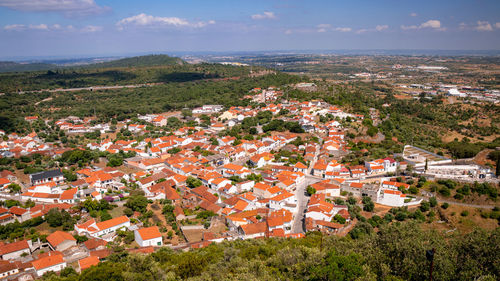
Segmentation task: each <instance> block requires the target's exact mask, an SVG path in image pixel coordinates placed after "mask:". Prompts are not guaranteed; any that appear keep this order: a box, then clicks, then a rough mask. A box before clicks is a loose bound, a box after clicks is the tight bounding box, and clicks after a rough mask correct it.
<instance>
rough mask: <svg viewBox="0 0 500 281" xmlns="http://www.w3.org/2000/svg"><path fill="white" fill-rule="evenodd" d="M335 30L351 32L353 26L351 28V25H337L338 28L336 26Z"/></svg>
mask: <svg viewBox="0 0 500 281" xmlns="http://www.w3.org/2000/svg"><path fill="white" fill-rule="evenodd" d="M335 31H340V32H350V31H352V28H350V27H337V28H335Z"/></svg>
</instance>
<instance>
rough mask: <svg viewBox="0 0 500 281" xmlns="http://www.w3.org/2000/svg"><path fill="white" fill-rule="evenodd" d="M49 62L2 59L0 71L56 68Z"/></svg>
mask: <svg viewBox="0 0 500 281" xmlns="http://www.w3.org/2000/svg"><path fill="white" fill-rule="evenodd" d="M56 67H57V66H56V65H54V64H48V63H17V62H13V61H0V72H21V71H40V70H48V69H52V68H56Z"/></svg>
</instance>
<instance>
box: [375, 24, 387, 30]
mask: <svg viewBox="0 0 500 281" xmlns="http://www.w3.org/2000/svg"><path fill="white" fill-rule="evenodd" d="M388 28H389V26H388V25H386V24H384V25H377V26H376V27H375V30H377V31H382V30H386V29H388Z"/></svg>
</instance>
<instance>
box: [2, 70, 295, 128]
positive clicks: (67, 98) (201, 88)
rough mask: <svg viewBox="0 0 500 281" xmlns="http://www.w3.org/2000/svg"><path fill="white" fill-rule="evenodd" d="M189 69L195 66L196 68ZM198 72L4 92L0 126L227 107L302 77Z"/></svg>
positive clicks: (23, 126)
mask: <svg viewBox="0 0 500 281" xmlns="http://www.w3.org/2000/svg"><path fill="white" fill-rule="evenodd" d="M179 67H184V66H179ZM189 67H192V68H193V69H195V68H196V67H195V66H189ZM144 71H146V70H144ZM172 71H174V70H172ZM196 71H197V72H194V73H179V72H171V73H170V74H168V75H167V74H166V75H165V77H166V76H168V79H169V80H171V82H169V83H165V84H160V85H156V86H152V87H141V88H134V89H116V90H103V91H88V90H82V91H77V92H63V93H49V92H43V93H31V94H22V95H20V94H17V93H7V94H5V95H4V96H3V97H2V99H1V100H0V129H1V130H4V131H6V132H12V131H17V132H23V130H25V129H26V128H28V124H27V123H26V122H25V121H24V119H23V117H24V116H30V115H37V116H40V117H43V118H52V119H56V120H57V119H58V118H63V117H67V116H69V115H73V116H79V117H86V116H94V114H95V115H96V117H98V118H103V119H105V120H109V119H110V118H111V117H113V118H116V119H117V120H119V121H120V120H124V119H126V118H130V117H135V116H137V114H149V113H161V112H165V111H170V110H180V109H182V108H186V107H187V108H193V107H197V106H201V105H203V104H221V105H224V106H228V107H229V106H237V105H247V104H248V100H243V99H242V98H243V96H244V95H245V94H247V93H248V90H249V89H252V88H254V87H268V86H271V85H284V84H290V83H297V82H299V81H302V80H304V79H303V78H300V77H297V76H292V75H288V74H283V73H278V74H268V75H263V76H259V77H248V76H247V77H241V78H239V79H208V78H206V77H207V76H215V77H219V76H222V77H225V76H233V75H241V74H243V71H244V70H243V68H241V69H239V68H237V67H232V66H222V65H218V66H216V65H200V66H199V69H198V70H196ZM45 75H47V74H45ZM51 75H55V76H57V75H60V74H51ZM68 75H69V74H68ZM75 75H76V74H75ZM75 77H77V76H75ZM166 79H167V78H166ZM55 80H57V79H55ZM55 80H51V81H55ZM0 84H1V83H0Z"/></svg>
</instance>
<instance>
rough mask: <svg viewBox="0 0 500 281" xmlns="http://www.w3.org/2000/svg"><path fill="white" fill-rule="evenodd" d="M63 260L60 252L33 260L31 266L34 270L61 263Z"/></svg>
mask: <svg viewBox="0 0 500 281" xmlns="http://www.w3.org/2000/svg"><path fill="white" fill-rule="evenodd" d="M63 262H64V259H63V256H62V255H61V254H57V255H51V256H46V257H43V258H40V259H37V260H34V261H32V262H31V263H32V264H33V267H34V268H35V269H36V270H40V269H44V268H47V267H50V266H54V265H57V264H61V263H63Z"/></svg>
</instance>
